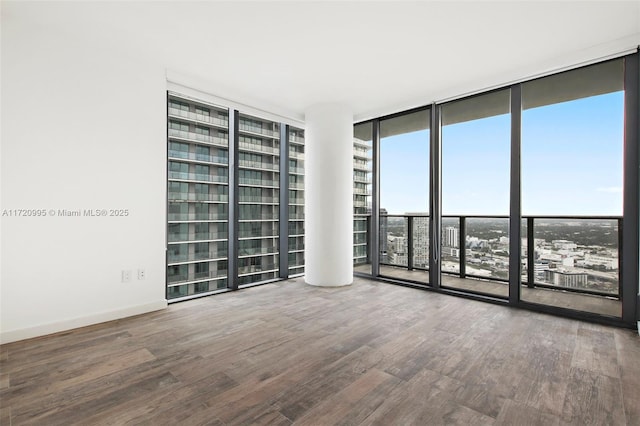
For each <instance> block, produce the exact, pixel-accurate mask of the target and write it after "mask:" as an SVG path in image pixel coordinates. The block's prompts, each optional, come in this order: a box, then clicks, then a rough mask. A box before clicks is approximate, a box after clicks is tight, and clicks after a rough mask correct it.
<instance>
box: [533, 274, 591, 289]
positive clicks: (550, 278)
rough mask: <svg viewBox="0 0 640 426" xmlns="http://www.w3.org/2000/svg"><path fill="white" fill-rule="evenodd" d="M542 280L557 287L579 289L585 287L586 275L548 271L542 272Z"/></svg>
mask: <svg viewBox="0 0 640 426" xmlns="http://www.w3.org/2000/svg"><path fill="white" fill-rule="evenodd" d="M544 280H545V281H546V282H548V283H551V284H553V285H556V286H559V287H569V288H579V287H585V286H586V285H587V282H588V275H587V274H586V273H583V272H568V271H562V270H551V269H549V270H546V271H544Z"/></svg>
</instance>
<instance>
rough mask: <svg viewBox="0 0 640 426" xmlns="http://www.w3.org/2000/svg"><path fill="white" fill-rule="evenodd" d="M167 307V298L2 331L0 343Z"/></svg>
mask: <svg viewBox="0 0 640 426" xmlns="http://www.w3.org/2000/svg"><path fill="white" fill-rule="evenodd" d="M166 307H167V301H166V300H159V301H157V302H152V303H146V304H144V305H137V306H129V307H126V308H123V309H117V310H115V311H107V312H101V313H98V314H93V315H88V316H85V317H79V318H72V319H69V320H64V321H58V322H53V323H48V324H42V325H37V326H35V327H27V328H21V329H18V330H11V331H3V332H1V333H0V343H2V344H5V343H11V342H17V341H18V340H25V339H31V338H33V337H40V336H46V335H47V334H52V333H58V332H61V331H67V330H71V329H74V328H79V327H86V326H88V325H94V324H99V323H101V322H107V321H113V320H117V319H121V318H126V317H130V316H133V315H140V314H145V313H147V312H153V311H159V310H161V309H165V308H166Z"/></svg>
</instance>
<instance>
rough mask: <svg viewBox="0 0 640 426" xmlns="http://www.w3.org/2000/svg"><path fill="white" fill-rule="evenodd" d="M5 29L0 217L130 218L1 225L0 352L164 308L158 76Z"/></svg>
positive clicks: (84, 48)
mask: <svg viewBox="0 0 640 426" xmlns="http://www.w3.org/2000/svg"><path fill="white" fill-rule="evenodd" d="M13 18H14V17H12V16H3V19H2V77H1V79H2V92H1V95H2V96H1V98H2V112H1V117H2V122H1V127H2V130H1V137H2V139H1V141H2V145H1V176H2V181H1V184H2V185H1V187H2V193H1V206H0V211H4V210H5V209H6V210H10V209H46V210H47V211H49V210H51V209H53V210H55V211H56V214H57V210H58V209H69V210H73V209H107V210H109V209H128V210H129V216H128V217H50V216H48V217H7V216H3V217H2V219H1V240H2V247H1V250H2V251H1V281H0V286H1V289H0V298H1V300H0V309H1V311H0V332H1V335H0V340H1V341H2V343H7V342H9V341H14V340H20V339H24V338H28V337H33V336H38V335H43V334H48V333H51V332H55V331H60V330H65V329H69V328H73V327H77V326H82V325H87V324H92V323H96V322H101V321H104V320H110V319H115V318H120V317H124V316H128V315H132V314H136V313H142V312H147V311H151V310H155V309H161V308H163V307H165V306H166V300H165V289H164V286H165V268H164V259H165V257H164V256H165V255H164V250H165V210H166V206H165V191H166V189H165V188H166V186H165V181H166V175H165V173H166V172H165V170H166V165H165V163H166V137H165V126H166V124H165V120H166V119H165V115H166V113H165V102H166V101H165V89H166V79H165V71H164V69H163V67H162V66H161V65H159V64H151V63H144V62H143V61H142V60H140V59H138V58H132V57H126V56H124V55H125V54H124V53H118V52H122V50H118V49H113V50H109V48H108V47H106V46H105V47H100V46H98V45H97V44H96V43H92V42H91V40H90V39H78V38H75V39H72V38H68V37H67V36H65V35H64V34H61V33H59V32H47V31H46V30H45V29H42V28H41V27H39V26H37V25H30V24H29V23H28V22H26V21H24V20H16V19H13ZM138 268H143V269H145V271H146V278H145V279H144V280H138V279H137V273H136V272H137V269H138ZM123 269H128V270H132V280H131V282H129V283H122V282H121V270H123Z"/></svg>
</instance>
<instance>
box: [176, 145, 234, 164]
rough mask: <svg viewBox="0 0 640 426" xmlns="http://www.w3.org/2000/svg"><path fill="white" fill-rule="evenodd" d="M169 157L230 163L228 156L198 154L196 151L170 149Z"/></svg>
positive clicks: (212, 162) (213, 162)
mask: <svg viewBox="0 0 640 426" xmlns="http://www.w3.org/2000/svg"><path fill="white" fill-rule="evenodd" d="M169 158H170V159H171V158H180V159H183V160H193V161H202V162H204V163H211V164H221V165H228V164H229V158H228V157H219V156H215V155H205V154H196V153H195V152H186V151H177V150H175V149H170V150H169Z"/></svg>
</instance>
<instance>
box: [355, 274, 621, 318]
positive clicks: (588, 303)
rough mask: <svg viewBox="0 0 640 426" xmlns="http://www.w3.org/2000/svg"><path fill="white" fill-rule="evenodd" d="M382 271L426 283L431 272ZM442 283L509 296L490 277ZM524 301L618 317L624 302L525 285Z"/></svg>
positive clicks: (448, 278) (446, 277) (448, 279)
mask: <svg viewBox="0 0 640 426" xmlns="http://www.w3.org/2000/svg"><path fill="white" fill-rule="evenodd" d="M370 268H371V267H370V265H360V266H356V267H354V270H355V271H358V272H364V273H370V271H371V269H370ZM380 274H381V275H382V276H384V277H388V278H395V279H400V280H410V281H417V282H423V283H425V284H426V283H427V282H428V281H429V275H428V272H427V271H416V270H414V271H409V270H407V269H406V268H401V267H394V266H381V267H380ZM442 284H443V286H444V287H447V288H451V289H454V290H463V291H472V292H476V293H483V294H489V295H493V296H497V297H502V298H507V297H509V288H508V286H507V283H502V282H498V281H487V280H480V279H474V278H459V277H455V276H452V275H447V274H443V275H442ZM521 298H522V301H525V302H530V303H537V304H541V305H548V306H556V307H561V308H567V309H573V310H577V311H583V312H591V313H595V314H600V315H606V316H612V317H617V318H619V317H620V316H621V315H622V302H621V301H620V300H615V299H612V298H607V297H601V296H593V295H589V294H580V293H575V292H568V291H562V290H555V289H546V288H540V287H536V288H528V287H526V286H523V287H522V295H521Z"/></svg>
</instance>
